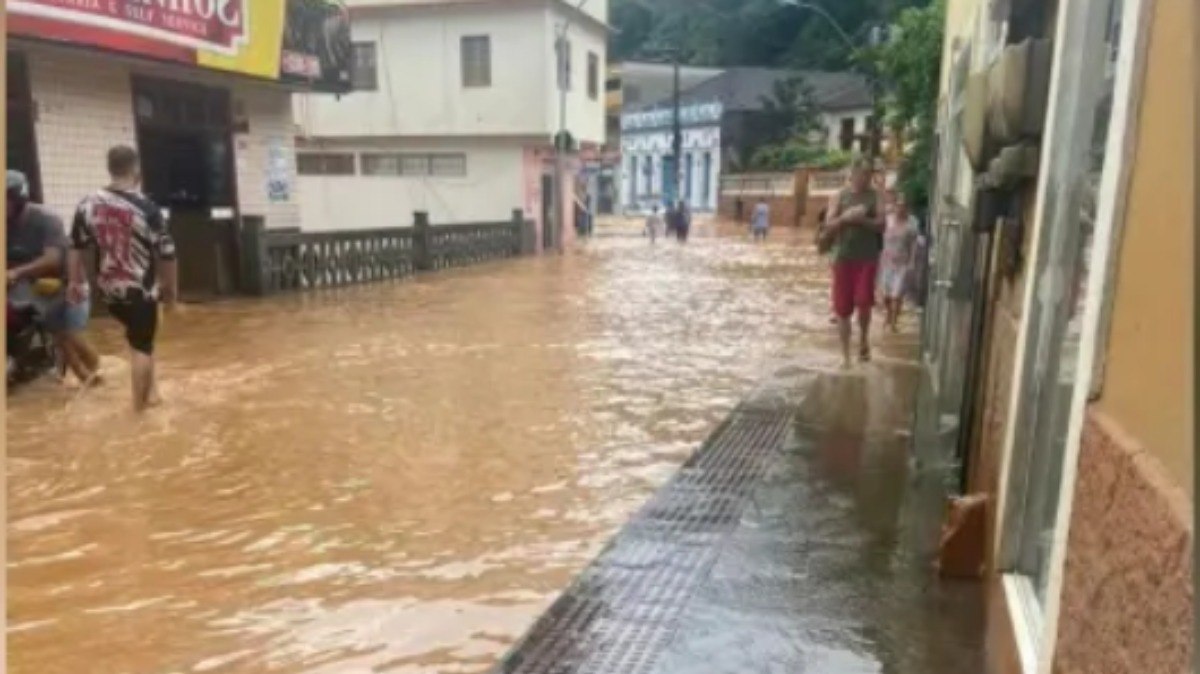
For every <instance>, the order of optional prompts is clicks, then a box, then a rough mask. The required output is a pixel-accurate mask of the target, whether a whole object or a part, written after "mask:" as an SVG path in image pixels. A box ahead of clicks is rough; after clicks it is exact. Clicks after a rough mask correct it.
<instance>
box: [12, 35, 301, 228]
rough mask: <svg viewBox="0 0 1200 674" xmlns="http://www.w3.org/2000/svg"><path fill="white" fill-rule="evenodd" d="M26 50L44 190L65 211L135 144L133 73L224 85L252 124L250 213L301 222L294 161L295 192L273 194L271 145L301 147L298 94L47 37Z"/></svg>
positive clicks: (245, 204)
mask: <svg viewBox="0 0 1200 674" xmlns="http://www.w3.org/2000/svg"><path fill="white" fill-rule="evenodd" d="M10 48H11V49H16V50H18V51H21V52H23V53H25V54H26V55H27V57H28V62H29V74H30V85H31V88H32V93H33V100H34V104H35V105H36V107H37V110H38V115H37V120H36V121H35V129H34V133H35V136H36V139H37V146H38V159H39V163H40V168H41V177H42V187H43V193H44V194H43V196H44V198H45V201H46V203H47V205H49V206H50V207H51V208H52V209H54V210H55V211H56V212H57V213H59V214H60V215H62V216H63V217H64V218H65V217H68V216H69V215H70V214H71V213H72V212H73V211H74V209H75V206H76V204H78V202H79V200H80V199H82V198H83V196H84V195H85V194H87V193H88V192H90V191H92V190H95V189H97V188H98V187H100V186H102V185H105V184H107V183H108V180H109V178H108V173H107V169H106V167H105V163H104V162H105V153H106V152H107V151H108V148H110V147H111V146H113V145H115V144H118V143H127V144H130V145H135V144H136V141H137V134H136V127H135V125H134V117H133V90H132V77H133V75H134V74H143V75H149V76H154V77H162V78H166V79H175V80H181V81H193V82H199V83H204V84H208V85H211V86H221V87H224V88H226V89H228V90H229V91H230V96H231V99H232V101H233V103H234V105H235V106H237V105H238V104H239V103H240V104H241V106H242V108H243V109H244V110H245V113H246V120H247V122H248V125H249V131H248V133H245V134H237V135H235V136H234V153H235V158H236V179H237V192H238V199H239V202H240V204H239V205H240V207H241V210H242V212H243V213H246V214H254V215H263V216H265V217H266V219H267V225H268V226H270V227H298V226H300V209H299V203H298V199H297V197H296V190H295V186H296V183H295V180H294V165H293V174H292V178H293V180H292V186H293V189H292V194H291V195H290V198H288V199H286V200H284V201H280V202H271V201H270V200H269V199H268V198H267V175H268V172H267V165H268V154H269V152H268V148H269V146H270V144H271V143H272V142H274V143H278V144H280V145H281V146H282V147H283V150H284V154H285V155H287V156H288V157H290V156H291V154H292V152H293V149H294V141H293V134H292V118H291V105H290V95H289V94H288V93H287V92H286V91H284V90H283V89H279V88H274V87H270V86H268V85H265V84H259V83H255V82H253V81H252V80H247V79H239V78H234V77H228V76H221V75H216V74H212V73H208V72H205V71H201V70H198V69H186V68H180V67H171V66H158V65H154V64H142V63H134V62H132V61H122V60H118V59H116V58H113V57H107V56H103V55H98V54H96V53H95V52H91V53H89V52H83V51H75V50H65V49H61V48H55V47H47V46H41V45H30V44H24V43H19V42H18V43H15V44H12V45H10Z"/></svg>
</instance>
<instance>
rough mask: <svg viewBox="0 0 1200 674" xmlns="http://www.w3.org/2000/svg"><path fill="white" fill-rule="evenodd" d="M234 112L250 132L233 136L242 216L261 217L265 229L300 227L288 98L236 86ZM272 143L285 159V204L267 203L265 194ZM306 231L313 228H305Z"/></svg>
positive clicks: (273, 91)
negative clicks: (242, 117) (237, 111)
mask: <svg viewBox="0 0 1200 674" xmlns="http://www.w3.org/2000/svg"><path fill="white" fill-rule="evenodd" d="M231 94H232V96H233V101H234V108H235V109H237V107H238V105H239V103H240V105H241V106H242V107H243V109H244V110H245V112H246V117H247V120H248V122H249V126H250V131H249V133H246V134H235V135H234V141H233V143H234V156H235V157H236V158H237V159H236V163H237V181H238V201H239V202H240V204H241V209H242V213H243V214H247V215H262V216H265V217H266V219H267V227H270V228H280V227H300V226H301V224H300V197H299V195H298V194H297V192H298V190H299V188H300V185H299V183H298V181H297V180H296V134H295V127H294V122H293V119H292V96H291V94H290V93H289V92H287V91H285V90H283V89H278V88H274V87H264V86H262V85H253V84H248V83H245V82H238V84H237V86H235V87H233V88H232V91H231ZM272 143H279V144H281V145H282V147H283V149H284V151H283V154H284V155H285V156H286V158H287V163H288V169H287V171H288V176H289V180H288V182H289V184H290V186H291V187H290V190H289V192H290V193H289V195H288V198H287V200H285V201H276V202H272V201H270V199H269V197H268V192H267V180H268V161H269V158H270V146H271V144H272ZM309 228H310V229H311V228H313V227H309Z"/></svg>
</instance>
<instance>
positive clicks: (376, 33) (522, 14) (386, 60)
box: [296, 0, 607, 144]
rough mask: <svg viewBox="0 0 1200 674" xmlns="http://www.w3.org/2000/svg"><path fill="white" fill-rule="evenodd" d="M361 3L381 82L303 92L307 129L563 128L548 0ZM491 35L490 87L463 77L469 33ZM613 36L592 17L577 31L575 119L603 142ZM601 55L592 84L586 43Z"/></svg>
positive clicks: (427, 132)
mask: <svg viewBox="0 0 1200 674" xmlns="http://www.w3.org/2000/svg"><path fill="white" fill-rule="evenodd" d="M400 5H401V6H394V7H391V8H385V9H369V10H360V11H356V12H355V13H354V21H353V23H352V26H351V29H352V32H353V39H354V40H355V41H362V42H373V43H375V44H376V60H377V63H378V65H377V72H378V90H376V91H356V92H353V93H351V94H349V95H347V96H344V97H342V98H341V99H334V98H333V97H328V96H313V95H301V96H297V106H296V121H297V123H298V124H299V125H300V128H301V133H302V134H303V135H308V136H314V137H330V136H344V137H362V136H479V135H501V136H514V135H516V136H535V137H538V138H542V139H545V141H546V142H549V141H550V138H551V137H552V136H553V134H554V132H555V131H556V130H557V128H558V116H559V115H558V93H557V84H556V78H555V70H554V69H555V57H554V26H555V24H556V23H557V21H558V20H559V19H560V17H561V15H560V13H559V12H558V11H556V10H555V11H552V10H551V8H550V5H549V4H548V3H547V2H545V1H544V0H517V1H515V2H506V3H503V4H502V5H501V4H500V3H473V4H462V3H453V2H451V3H400ZM468 35H488V36H490V38H491V65H492V72H491V75H492V81H491V86H489V87H478V88H475V87H472V88H465V87H463V86H462V63H461V38H462V37H464V36H468ZM605 37H606V35H605V34H604V33H603V32H602V30H601V29H600V28H599V27H598V26H597V25H596V24H595V23H594V22H591V21H576V22H575V23H574V24H573V26H572V28H571V31H570V39H571V46H572V51H573V60H572V70H573V74H572V84H573V87H572V89H571V91H570V93H569V94H568V99H567V100H568V105H567V128H568V130H570V131H571V132H572V134H574V136H575V137H576V138H577V139H579V140H581V141H587V142H592V143H596V144H600V143H603V142H604V135H605V124H604V73H605V67H606V63H607V62H606V57H605V53H606V50H605ZM589 51H591V52H593V53H596V54H597V55H598V56H599V58H600V63H599V90H598V93H597V97H596V98H595V99H592V98H590V97H589V96H588V92H587V53H588V52H589Z"/></svg>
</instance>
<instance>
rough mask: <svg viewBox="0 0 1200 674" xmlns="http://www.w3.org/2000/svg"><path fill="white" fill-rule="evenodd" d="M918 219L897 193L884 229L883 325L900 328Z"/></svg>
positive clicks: (882, 274)
mask: <svg viewBox="0 0 1200 674" xmlns="http://www.w3.org/2000/svg"><path fill="white" fill-rule="evenodd" d="M917 235H918V230H917V219H916V218H914V217H913V216H911V215H910V214H909V212H908V204H907V203H906V202H905V200H904V195H902V194H897V195H896V201H895V205H894V206H893V208H892V212H891V213H889V214H888V216H887V227H886V229H884V232H883V254H882V255H881V256H880V260H879V262H880V275H879V277H880V286H882V288H883V306H884V310H885V313H886V316H885V319H884V324H885V325H887V326H888V327H889V328H891V329H892V332H896V331H897V330H898V326H897V323H898V322H899V321H900V312H901V310H902V309H903V308H904V292H905V284H906V283H907V281H908V273H909V270H910V269H912V265H913V254H914V252H915V251H916V245H915V244H916V241H917Z"/></svg>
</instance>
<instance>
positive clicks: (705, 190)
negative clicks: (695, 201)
mask: <svg viewBox="0 0 1200 674" xmlns="http://www.w3.org/2000/svg"><path fill="white" fill-rule="evenodd" d="M712 168H713V166H712V153H711V152H705V153H704V173H703V174H701V175H700V200H701V201H702V202H703V203H704V206H705V207H707V206H708V204H709V197H710V196H711V195H712Z"/></svg>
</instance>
